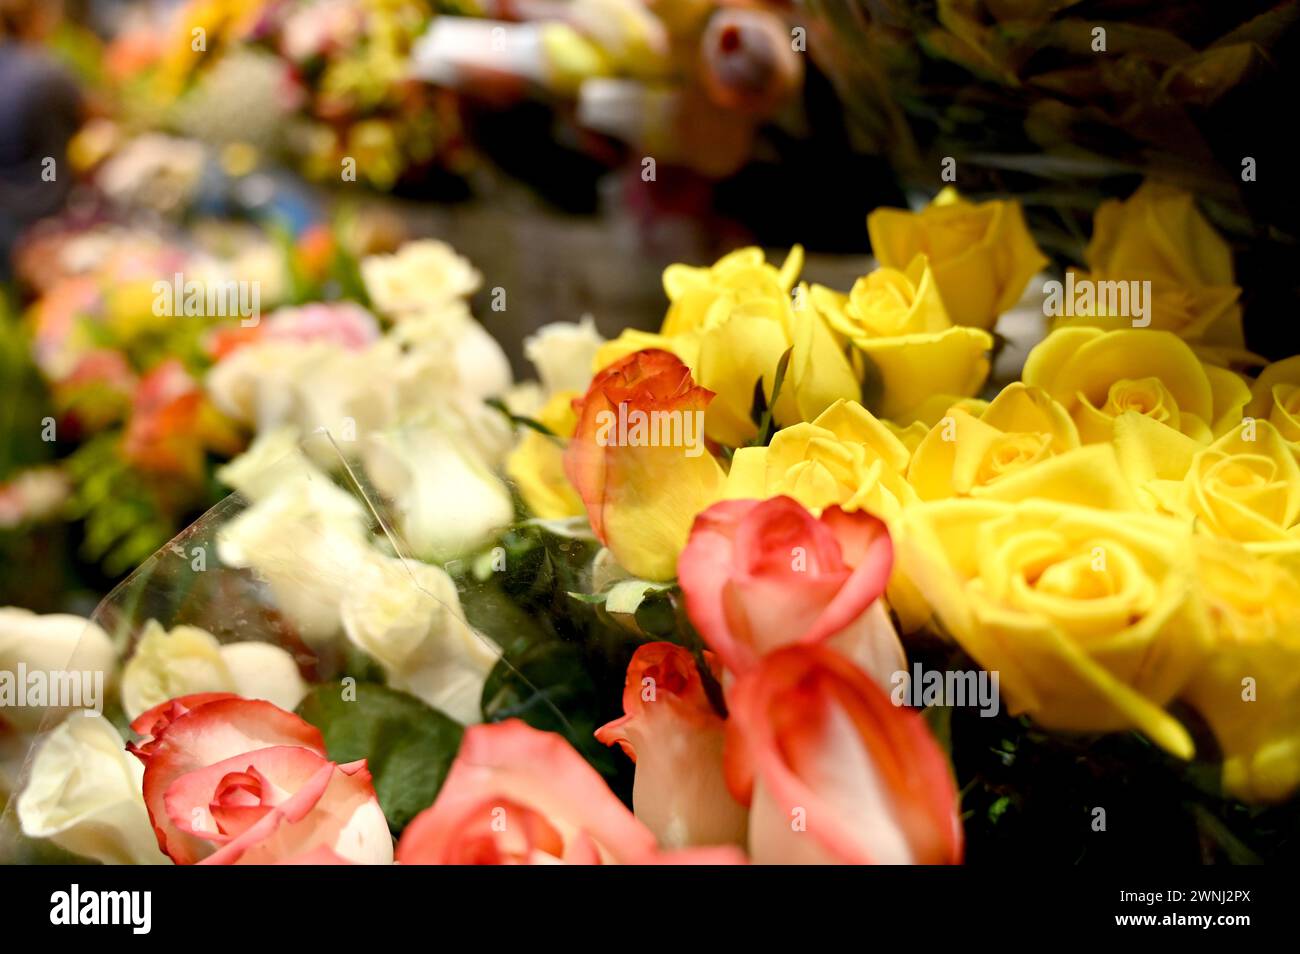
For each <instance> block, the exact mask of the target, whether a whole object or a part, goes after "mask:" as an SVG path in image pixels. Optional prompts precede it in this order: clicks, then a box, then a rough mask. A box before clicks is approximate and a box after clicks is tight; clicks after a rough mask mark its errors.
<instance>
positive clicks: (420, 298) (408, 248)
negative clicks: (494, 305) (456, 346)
mask: <svg viewBox="0 0 1300 954" xmlns="http://www.w3.org/2000/svg"><path fill="white" fill-rule="evenodd" d="M361 278H362V281H364V282H365V286H366V293H367V294H368V295H369V296H370V300H371V302H373V303H374V306H375V307H376V308H378V309H379V310H380V311H382V312H384V313H385V314H387V315H388V316H389V317H390V318H393V319H395V320H400V319H402V318H405V317H407V316H409V315H410V314H411V313H413V312H418V311H420V310H422V309H424V308H427V307H429V306H430V305H436V304H438V303H440V302H445V301H450V300H453V299H456V298H466V297H468V296H470V295H472V294H474V292H475V291H477V290H478V287H479V284H480V283H481V282H482V280H483V279H482V276H481V275H479V273H478V271H477V270H476V269H475V268H474V266H473V265H471V264H470V262H469V259H467V258H464V257H462V256H461V255H458V254H457V253H456V250H455V249H453V248H452V247H451V246H450V245H448V244H447V243H446V242H439V241H436V240H435V239H422V240H420V241H417V242H408V243H406V244H405V245H403V246H402V247H401V248H399V249H398V250H397V251H396V252H394V253H393V254H391V255H370V256H368V257H366V258H363V259H362V260H361Z"/></svg>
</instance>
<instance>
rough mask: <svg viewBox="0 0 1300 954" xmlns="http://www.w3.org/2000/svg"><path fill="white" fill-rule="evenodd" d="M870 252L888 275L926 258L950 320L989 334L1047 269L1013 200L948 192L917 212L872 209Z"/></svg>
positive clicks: (1022, 214)
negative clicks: (986, 199)
mask: <svg viewBox="0 0 1300 954" xmlns="http://www.w3.org/2000/svg"><path fill="white" fill-rule="evenodd" d="M867 231H868V232H869V233H870V235H871V248H872V250H873V251H874V252H875V254H876V258H877V259H878V260H879V261H880V264H881V265H883V266H885V267H886V268H895V269H904V268H906V267H907V266H908V265H909V264H910V263H911V261H912V260H913V259H914V258H915V257H916V256H917V255H926V256H928V257H929V260H930V268H931V269H932V270H933V272H934V281H935V284H936V285H938V288H939V294H940V295H941V296H942V298H943V302H944V305H945V306H946V307H947V311H948V315H949V317H951V318H952V320H953V321H954V322H956V323H957V324H959V325H973V326H975V327H977V328H992V327H993V324H994V322H996V321H997V319H998V316H999V315H1000V314H1002V313H1003V312H1004V311H1007V310H1008V309H1010V308H1011V306H1012V305H1014V304H1015V303H1016V302H1017V301H1019V300H1020V296H1021V294H1022V293H1023V292H1024V290H1025V286H1026V285H1027V284H1028V283H1029V279H1030V278H1032V277H1033V276H1034V274H1035V273H1037V272H1039V271H1041V270H1042V269H1043V268H1044V267H1045V266H1046V265H1047V257H1046V256H1045V255H1043V253H1042V252H1040V251H1039V250H1038V246H1037V245H1036V244H1035V243H1034V239H1033V236H1031V235H1030V234H1029V229H1028V227H1027V226H1026V225H1025V217H1024V213H1023V212H1022V211H1021V208H1020V203H1019V202H1016V201H991V202H981V203H978V204H977V203H972V202H968V201H966V200H965V199H963V198H961V197H960V196H959V195H958V194H957V191H956V190H955V189H953V188H952V187H949V188H947V189H944V190H943V191H942V192H940V193H939V194H938V195H937V196H935V197H934V200H933V201H932V202H931V203H930V204H929V205H928V206H926V207H925V208H924V209H922V210H921V211H920V212H909V211H907V210H905V209H876V210H875V211H874V212H872V213H871V214H870V215H869V216H867Z"/></svg>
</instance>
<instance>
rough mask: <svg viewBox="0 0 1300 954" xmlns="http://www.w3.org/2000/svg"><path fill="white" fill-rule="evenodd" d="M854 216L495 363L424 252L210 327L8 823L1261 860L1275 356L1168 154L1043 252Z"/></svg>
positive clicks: (1289, 771)
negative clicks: (1080, 229)
mask: <svg viewBox="0 0 1300 954" xmlns="http://www.w3.org/2000/svg"><path fill="white" fill-rule="evenodd" d="M868 227H869V229H870V231H871V233H872V236H873V241H874V244H875V247H876V249H877V252H878V257H879V262H878V264H877V265H876V266H875V267H874V269H872V270H870V271H868V272H867V274H865V275H864V276H862V277H861V278H860V279H858V281H857V282H855V283H854V284H853V285H852V287H851V288H849V289H847V290H844V289H833V288H828V287H824V286H822V285H819V284H816V283H810V282H807V281H805V280H803V279H802V278H801V271H802V251H801V250H800V249H798V248H795V249H793V250H791V252H790V253H789V254H788V255H787V256H786V257H785V259H784V261H783V262H782V263H781V264H780V265H775V264H771V263H769V262H768V261H767V259H766V257H765V255H764V254H763V252H762V251H760V250H759V249H754V248H750V249H741V250H739V251H736V252H733V253H731V254H729V255H727V256H725V257H723V258H722V259H721V260H719V261H718V262H716V263H714V264H713V265H711V266H707V267H696V266H688V265H684V264H679V265H673V266H671V267H669V268H668V269H667V270H666V271H665V273H664V290H665V293H666V297H667V299H668V307H667V311H666V314H665V317H664V320H663V323H662V325H661V327H660V329H659V331H657V332H646V331H637V330H625V331H623V332H622V333H621V334H620V335H618V336H617V337H615V338H613V339H611V340H605V339H603V338H602V336H601V335H599V334H598V333H597V332H596V330H595V327H594V325H593V324H592V323H591V322H589V321H584V322H582V323H575V324H563V325H555V326H550V327H547V328H544V329H542V330H541V331H540V332H538V333H537V334H536V335H535V336H534V337H533V338H532V339H530V341H529V342H528V346H527V349H526V350H527V353H528V356H529V358H530V359H531V360H532V362H533V364H534V365H535V367H536V369H537V372H538V381H536V382H533V383H529V384H527V385H514V384H513V383H512V380H511V375H510V373H509V368H508V366H507V365H506V364H505V363H504V360H503V359H502V357H501V355H500V351H499V349H497V348H496V346H495V343H494V342H493V341H492V339H491V338H490V336H488V334H487V333H486V332H485V331H484V330H483V329H482V327H481V326H479V325H477V324H476V323H475V322H474V321H473V319H472V318H471V317H470V316H469V313H468V311H467V309H466V308H465V305H464V296H465V295H466V294H468V293H469V292H471V291H472V290H473V289H474V288H475V287H477V285H478V283H479V281H480V277H479V275H478V273H477V271H476V270H475V269H474V268H473V267H472V266H471V265H470V264H469V263H468V262H466V261H465V260H463V259H461V258H460V257H459V256H457V255H456V254H455V253H454V252H453V251H451V250H450V249H449V248H447V247H446V246H445V245H442V244H440V243H436V242H432V241H423V242H414V243H410V244H408V245H406V246H403V247H402V248H400V249H399V250H398V251H397V252H396V253H394V254H391V255H381V256H374V257H371V258H368V259H366V260H365V261H363V262H362V263H361V267H360V273H361V276H362V278H363V280H364V282H365V286H366V290H367V297H368V301H369V303H370V306H371V308H372V309H373V312H367V311H364V310H363V309H361V308H360V307H359V306H356V305H348V304H329V305H327V304H314V305H304V306H299V307H297V308H293V309H284V310H282V311H280V312H278V313H277V317H276V318H275V319H274V320H270V321H267V322H265V323H263V325H262V326H261V327H260V328H259V329H257V332H256V334H252V335H247V336H239V337H237V338H232V340H231V341H230V342H228V343H227V345H225V346H224V347H223V350H222V356H221V358H220V359H219V360H218V361H217V363H216V365H215V366H214V367H213V369H212V370H211V371H210V372H209V373H208V374H207V375H206V377H205V379H204V390H205V395H206V399H207V400H209V401H211V402H212V404H213V406H214V407H215V408H217V409H219V410H220V411H221V412H222V413H223V414H224V415H226V416H227V417H228V418H229V419H230V420H233V421H235V422H238V423H240V424H242V425H243V426H244V427H246V428H247V429H249V430H251V431H252V432H253V434H254V440H253V442H252V444H251V446H250V447H249V448H248V450H247V451H246V452H245V453H243V454H242V455H240V456H239V457H237V458H235V459H234V460H232V461H231V462H230V463H228V464H226V465H225V466H224V467H223V468H222V469H221V470H220V472H219V476H220V478H221V479H222V481H223V482H224V483H226V484H227V485H229V486H231V487H233V488H235V490H236V493H235V494H234V495H232V496H231V497H229V498H227V499H226V500H224V501H223V502H221V503H220V504H218V506H217V507H216V508H214V509H213V510H212V511H210V512H209V513H208V514H206V515H205V516H204V517H203V518H202V519H200V520H199V521H198V522H197V523H195V524H194V525H193V526H191V527H190V528H189V529H188V530H186V531H184V532H183V533H182V534H181V535H180V536H178V537H176V538H175V539H174V540H173V541H172V542H171V543H170V544H169V545H168V546H167V547H166V548H163V549H161V550H159V551H158V552H157V553H156V554H154V555H153V556H151V557H150V558H149V559H148V560H146V561H145V562H144V563H143V564H142V566H141V567H140V568H139V569H138V570H137V571H136V572H135V573H134V574H133V575H132V576H131V577H130V578H129V579H128V580H127V581H126V582H125V583H124V584H122V585H121V586H120V587H119V588H118V589H117V590H116V591H115V592H114V593H113V594H111V595H110V597H109V598H108V599H107V600H106V601H105V603H104V604H102V605H101V607H100V609H99V610H98V611H97V613H96V616H95V619H94V620H93V621H92V622H90V623H88V624H86V635H85V636H83V637H82V638H81V640H80V641H79V644H78V647H77V649H76V653H77V654H78V655H79V656H81V657H83V658H84V659H85V660H87V662H86V664H85V666H86V668H88V669H93V668H96V667H98V670H99V671H101V672H102V673H103V676H104V684H105V686H106V687H107V689H106V695H105V700H104V703H105V704H104V706H103V711H104V716H105V717H101V718H98V719H96V718H93V717H89V718H88V717H83V716H82V715H81V714H77V713H73V714H71V715H69V714H68V713H67V712H66V709H65V708H58V707H54V706H51V707H50V708H49V710H48V711H47V712H45V713H43V718H42V719H41V720H39V722H40V724H39V725H23V726H11V727H9V732H10V736H11V737H21V738H22V739H23V740H24V741H30V742H31V749H30V752H29V754H28V756H27V758H26V760H25V764H23V765H22V766H21V768H16V769H14V770H13V776H14V778H15V779H17V783H16V785H17V786H18V788H17V792H16V795H15V797H14V798H13V799H12V800H11V802H10V808H9V811H8V812H7V813H6V822H5V828H4V830H5V832H6V833H7V837H8V838H9V839H10V840H11V843H12V845H13V849H12V850H14V851H19V852H27V853H39V852H56V851H62V852H70V853H72V854H74V855H81V856H89V857H92V858H97V859H99V860H102V861H150V862H159V863H164V862H167V861H171V862H175V863H180V864H186V863H210V864H221V863H241V862H242V863H265V862H287V863H381V864H383V863H389V862H390V861H392V860H394V859H395V860H396V861H397V862H399V863H401V864H469V863H473V864H504V863H551V862H557V861H559V862H566V863H584V864H585V863H621V864H658V863H669V864H733V863H736V864H739V863H746V862H749V863H758V864H766V863H778V864H786V863H922V864H948V863H960V862H962V861H970V862H973V863H988V862H992V861H1007V860H1015V861H1025V860H1039V861H1048V862H1056V863H1062V862H1067V863H1068V862H1075V861H1078V860H1080V859H1081V858H1082V859H1084V860H1099V861H1114V860H1116V859H1118V858H1122V857H1124V854H1123V852H1124V851H1125V847H1124V846H1125V845H1127V844H1129V843H1130V842H1131V843H1133V844H1136V845H1138V846H1139V850H1143V851H1160V852H1163V853H1165V855H1166V856H1168V857H1171V858H1176V859H1179V860H1231V861H1248V860H1259V859H1261V858H1284V857H1286V856H1287V852H1288V851H1290V850H1292V849H1290V848H1289V847H1288V843H1287V842H1286V840H1285V839H1277V838H1276V837H1274V835H1273V833H1275V832H1277V831H1279V830H1285V829H1286V828H1287V826H1288V825H1294V821H1295V818H1296V810H1297V800H1296V797H1295V793H1296V790H1297V788H1300V734H1298V732H1300V678H1297V676H1296V672H1297V671H1300V669H1298V667H1297V665H1296V662H1297V659H1298V658H1300V657H1298V654H1300V643H1297V638H1298V637H1300V545H1298V543H1297V541H1298V540H1300V537H1298V536H1297V533H1298V532H1300V530H1298V529H1297V528H1300V465H1298V464H1297V448H1298V447H1300V444H1298V443H1297V442H1298V441H1300V424H1298V423H1297V420H1296V415H1297V414H1300V410H1298V406H1297V402H1296V400H1295V394H1296V393H1300V371H1297V370H1296V365H1295V362H1296V361H1297V360H1298V359H1294V358H1293V359H1288V360H1284V361H1280V362H1276V363H1273V364H1267V365H1266V366H1264V367H1262V369H1260V365H1261V364H1264V362H1263V360H1262V359H1258V358H1256V357H1254V356H1253V355H1252V354H1251V353H1250V352H1249V350H1247V348H1246V342H1245V338H1244V337H1243V335H1242V331H1241V310H1240V308H1238V307H1237V305H1236V297H1237V294H1238V293H1239V289H1238V288H1237V287H1236V285H1235V284H1234V277H1233V273H1232V268H1231V259H1230V256H1228V254H1227V252H1226V247H1225V246H1224V245H1223V243H1222V240H1221V239H1219V237H1218V236H1217V235H1216V233H1215V231H1214V230H1213V229H1212V228H1211V227H1210V226H1209V225H1208V224H1207V222H1206V221H1205V220H1204V219H1203V218H1202V217H1201V215H1200V213H1199V211H1198V210H1197V206H1196V204H1195V202H1194V200H1193V199H1192V197H1190V196H1188V195H1186V194H1183V193H1179V192H1177V191H1175V190H1173V189H1172V188H1170V187H1168V186H1164V185H1161V184H1159V183H1155V182H1151V183H1148V184H1146V185H1144V186H1142V187H1141V188H1140V189H1138V190H1137V191H1136V192H1135V193H1134V194H1133V195H1132V196H1131V197H1129V198H1128V199H1126V200H1124V201H1116V202H1112V203H1107V204H1105V205H1103V206H1102V207H1101V208H1100V209H1099V210H1098V213H1097V217H1096V224H1095V229H1094V233H1093V237H1092V241H1091V243H1090V244H1089V245H1088V247H1087V253H1086V257H1085V260H1084V261H1082V262H1081V263H1080V264H1079V267H1078V268H1072V269H1069V270H1067V272H1066V273H1064V274H1063V275H1062V276H1060V278H1059V279H1058V278H1055V277H1050V276H1044V274H1043V269H1044V268H1045V267H1046V265H1047V260H1046V257H1045V256H1043V255H1042V254H1041V253H1040V252H1039V251H1038V248H1037V246H1036V244H1035V242H1034V239H1033V238H1032V236H1031V234H1030V232H1029V231H1028V229H1027V228H1026V226H1025V223H1024V220H1023V218H1022V215H1021V212H1020V209H1019V207H1018V205H1017V203H1016V202H1015V201H1014V200H1013V199H1005V200H993V201H984V202H975V201H970V200H968V199H966V198H964V197H962V196H960V195H958V194H956V193H955V192H953V191H951V190H949V191H946V192H944V193H941V194H940V195H939V196H937V197H936V198H935V200H934V201H933V202H932V203H931V205H929V206H928V207H926V208H924V209H920V210H917V211H905V210H892V209H881V210H878V211H877V212H875V213H873V215H872V216H871V218H870V221H869V223H868ZM1101 276H1104V278H1103V277H1101ZM1129 281H1132V282H1134V283H1135V285H1134V286H1133V287H1134V288H1135V291H1134V295H1136V296H1140V297H1136V298H1133V299H1129V300H1127V301H1125V300H1124V299H1121V298H1120V297H1119V295H1118V289H1119V287H1120V285H1121V284H1123V283H1126V282H1129ZM1067 287H1069V288H1072V289H1074V290H1075V292H1076V293H1077V297H1075V298H1073V299H1072V303H1073V304H1072V308H1071V309H1070V310H1069V313H1067V312H1066V311H1065V310H1061V309H1059V308H1058V307H1057V305H1058V304H1059V302H1054V300H1053V296H1057V297H1059V296H1060V295H1061V294H1063V292H1064V289H1065V288H1067ZM1084 288H1092V289H1093V294H1094V297H1093V299H1092V300H1091V303H1089V302H1088V300H1087V299H1086V298H1085V297H1084V296H1083V293H1082V291H1081V290H1082V289H1084ZM1025 301H1029V302H1031V308H1032V309H1033V310H1034V312H1035V315H1034V318H1033V321H1034V323H1035V324H1036V325H1037V327H1038V329H1039V340H1038V341H1037V343H1036V344H1034V345H1033V347H1032V348H1031V349H1030V350H1029V351H1028V354H1027V356H1026V358H1025V360H1024V362H1023V367H1021V368H1019V369H1018V370H1017V371H1016V372H1015V373H1014V374H1013V375H1010V376H999V375H1001V372H1000V371H999V372H995V371H994V368H995V362H994V360H993V358H994V355H993V353H994V352H995V351H996V350H997V349H998V348H999V343H998V342H999V338H998V337H997V336H996V335H997V334H998V329H999V328H1000V327H1003V322H1002V319H1004V318H1006V317H1007V316H1008V315H1009V314H1010V312H1011V310H1012V309H1013V308H1014V307H1015V306H1016V305H1017V302H1022V303H1023V302H1025ZM1021 307H1022V308H1023V305H1022V306H1021ZM376 314H377V315H379V316H382V318H383V320H384V326H383V327H384V328H386V330H381V325H380V324H379V322H377V321H376V320H375V318H374V317H373V315H376ZM1019 317H1020V319H1023V318H1024V315H1023V314H1022V315H1020V316H1019ZM996 367H998V368H1002V367H1004V365H1003V364H1002V363H1001V362H997V363H996ZM1004 377H1005V378H1009V379H1004ZM9 612H12V611H9ZM68 625H69V624H68V622H67V621H66V620H55V619H53V618H41V617H33V616H14V617H12V618H9V619H6V620H4V621H3V626H4V629H3V633H4V635H5V638H6V640H7V642H6V643H0V645H11V646H13V647H14V648H13V649H11V650H10V652H12V653H14V654H16V655H17V656H18V657H19V658H24V655H23V654H24V653H30V649H29V648H25V647H29V646H30V642H29V641H27V642H25V641H24V640H25V638H26V639H29V637H24V636H23V635H22V634H24V633H33V632H35V631H37V630H38V629H39V628H41V627H49V628H51V630H53V628H55V627H62V628H63V629H62V630H61V631H63V632H66V631H67V627H68ZM11 633H13V634H16V635H15V636H10V635H9V634H11ZM41 730H44V731H41ZM68 773H73V774H74V775H75V776H76V777H77V778H79V779H81V781H82V782H83V783H84V784H83V785H79V786H74V787H68V786H63V785H60V784H59V781H58V780H59V779H61V778H63V777H65V776H67V775H68ZM1135 782H1136V784H1135ZM1135 789H1136V791H1135ZM92 792H93V794H90V793H92ZM1098 809H1101V814H1098ZM1099 818H1100V819H1101V822H1100V827H1098V824H1099V822H1098V819H1099ZM1108 824H1109V825H1110V826H1112V827H1113V828H1115V829H1116V830H1122V831H1125V832H1127V833H1128V834H1129V836H1130V837H1129V838H1127V839H1125V840H1124V841H1123V843H1121V842H1120V841H1119V840H1116V839H1111V840H1109V841H1106V842H1102V841H1099V839H1098V838H1097V837H1096V834H1097V833H1098V832H1100V831H1105V830H1106V827H1107V825H1108Z"/></svg>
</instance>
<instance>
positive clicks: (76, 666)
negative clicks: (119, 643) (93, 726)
mask: <svg viewBox="0 0 1300 954" xmlns="http://www.w3.org/2000/svg"><path fill="white" fill-rule="evenodd" d="M20 664H21V666H22V667H23V670H25V671H26V672H27V673H29V674H30V673H34V672H39V673H43V674H46V676H47V677H48V676H51V675H57V674H61V673H73V674H79V673H90V674H91V679H92V685H93V680H94V679H95V675H94V674H96V673H102V676H101V677H100V678H101V679H102V681H101V683H100V685H101V687H103V688H107V687H108V686H109V685H110V684H111V683H112V682H113V676H114V673H115V672H116V668H117V653H116V652H114V650H113V642H112V640H110V639H109V638H108V634H107V633H105V632H104V631H103V630H102V629H100V628H99V627H98V626H97V625H95V624H94V623H92V622H90V621H89V620H86V619H83V618H81V617H80V616H71V615H68V614H65V613H52V614H49V615H46V616H41V615H38V614H36V613H33V612H31V611H30V610H25V609H21V608H19V607H16V606H6V607H3V608H0V672H7V673H11V674H13V675H12V678H13V679H14V680H17V678H18V673H19V666H20ZM15 684H16V683H15ZM80 685H81V686H83V687H84V686H85V685H86V683H85V682H84V681H83V682H81V683H80ZM96 702H98V703H99V704H100V705H102V704H103V700H102V699H101V700H94V699H83V700H82V703H83V705H84V706H92V705H93V704H95V703H96ZM56 711H60V707H56V706H46V705H39V706H31V705H23V706H19V705H6V706H4V707H0V726H3V725H4V724H6V723H7V724H9V725H12V726H14V727H15V728H17V729H20V730H23V731H29V732H30V731H35V730H37V729H39V728H40V727H41V724H42V722H43V721H44V719H45V716H46V714H47V713H51V712H56Z"/></svg>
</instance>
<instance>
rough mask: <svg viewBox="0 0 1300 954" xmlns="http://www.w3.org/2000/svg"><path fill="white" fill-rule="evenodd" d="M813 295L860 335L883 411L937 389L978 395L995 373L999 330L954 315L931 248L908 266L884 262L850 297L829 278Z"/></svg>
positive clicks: (898, 413) (892, 414) (852, 334)
mask: <svg viewBox="0 0 1300 954" xmlns="http://www.w3.org/2000/svg"><path fill="white" fill-rule="evenodd" d="M810 297H811V299H812V302H813V305H814V306H815V307H816V308H817V310H818V311H819V312H820V313H821V314H822V315H823V316H825V318H826V321H827V322H828V323H829V324H830V326H831V327H832V328H833V329H834V330H835V331H837V332H839V333H840V334H842V335H843V336H844V337H846V338H848V339H849V341H851V342H852V343H853V347H854V348H855V349H856V350H857V353H858V355H859V356H860V357H861V360H862V361H863V363H864V369H865V372H864V379H865V380H866V381H867V382H868V385H867V388H866V390H867V391H869V392H872V393H873V396H874V401H873V402H872V406H873V407H875V408H876V409H877V410H878V411H879V413H880V414H881V416H883V417H888V418H898V417H902V416H904V415H907V414H908V413H909V412H911V411H913V410H914V409H916V408H917V407H919V406H920V405H922V404H924V403H925V402H926V401H927V400H928V399H929V398H930V397H932V396H933V395H934V394H935V393H939V394H944V395H953V396H956V397H970V396H972V395H974V394H975V393H976V392H978V391H979V389H980V388H981V387H983V385H984V381H985V379H986V378H987V377H988V373H989V360H988V352H989V349H991V348H992V347H993V337H992V335H990V334H989V333H988V332H986V331H982V330H980V329H978V328H964V327H959V326H954V325H953V323H952V322H951V321H949V320H948V313H947V311H946V310H945V309H944V306H943V300H942V299H941V298H940V297H939V291H938V288H937V287H936V285H935V283H934V278H933V275H932V273H931V270H930V267H929V264H928V262H927V261H926V258H925V256H924V255H918V256H916V257H915V258H914V259H913V260H912V261H911V263H910V264H909V265H908V266H907V268H906V269H905V270H903V271H899V270H896V269H893V268H878V269H876V270H875V271H874V272H872V273H871V274H870V275H866V276H864V277H862V278H859V279H858V280H857V282H856V283H854V285H853V289H852V290H851V291H850V292H849V294H848V296H847V297H846V296H844V295H839V294H837V293H836V292H833V291H831V290H830V289H828V288H823V287H821V286H813V288H812V291H811V294H810Z"/></svg>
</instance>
